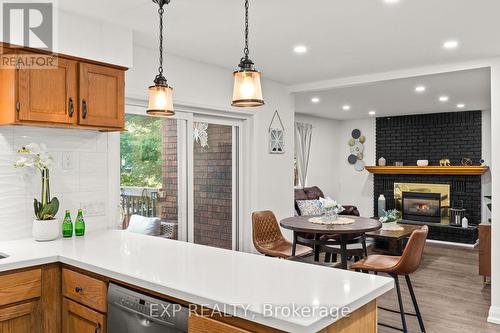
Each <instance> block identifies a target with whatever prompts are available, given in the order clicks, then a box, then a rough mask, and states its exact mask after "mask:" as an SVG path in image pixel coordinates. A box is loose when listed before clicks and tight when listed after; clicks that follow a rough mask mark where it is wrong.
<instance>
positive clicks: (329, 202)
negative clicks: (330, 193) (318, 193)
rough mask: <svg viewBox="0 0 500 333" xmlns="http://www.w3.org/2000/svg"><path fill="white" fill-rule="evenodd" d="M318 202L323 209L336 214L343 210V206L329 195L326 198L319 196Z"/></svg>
mask: <svg viewBox="0 0 500 333" xmlns="http://www.w3.org/2000/svg"><path fill="white" fill-rule="evenodd" d="M319 202H320V203H321V206H322V207H323V209H324V210H325V211H334V212H335V213H337V214H339V213H342V212H343V211H344V207H342V205H341V204H339V203H338V202H337V201H335V200H333V199H332V198H330V197H327V198H326V199H325V198H319Z"/></svg>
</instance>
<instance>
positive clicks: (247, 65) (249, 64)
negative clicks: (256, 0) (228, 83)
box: [238, 0, 254, 71]
mask: <svg viewBox="0 0 500 333" xmlns="http://www.w3.org/2000/svg"><path fill="white" fill-rule="evenodd" d="M249 7H250V3H249V0H245V48H244V49H243V53H244V57H243V58H241V60H240V64H239V65H238V66H239V67H240V68H241V70H243V71H245V70H254V67H253V65H254V64H253V61H252V60H250V58H249V55H250V48H249V46H248V35H249V30H250V29H249V23H248V21H249V20H248V10H249Z"/></svg>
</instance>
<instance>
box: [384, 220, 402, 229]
mask: <svg viewBox="0 0 500 333" xmlns="http://www.w3.org/2000/svg"><path fill="white" fill-rule="evenodd" d="M382 230H399V226H398V222H389V223H382Z"/></svg>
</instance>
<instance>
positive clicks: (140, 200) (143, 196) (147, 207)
mask: <svg viewBox="0 0 500 333" xmlns="http://www.w3.org/2000/svg"><path fill="white" fill-rule="evenodd" d="M159 191H160V189H159V188H151V187H122V188H121V199H120V206H121V209H122V212H123V214H124V215H125V216H132V215H133V214H138V215H142V216H147V217H157V216H158V215H159V213H160V207H159V200H158V198H159ZM127 224H128V223H127Z"/></svg>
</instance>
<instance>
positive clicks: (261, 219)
mask: <svg viewBox="0 0 500 333" xmlns="http://www.w3.org/2000/svg"><path fill="white" fill-rule="evenodd" d="M252 239H253V245H254V246H255V248H256V249H257V251H259V252H260V253H262V254H264V255H266V256H269V257H278V258H288V257H291V256H292V243H291V242H289V241H288V240H286V238H285V237H283V234H282V233H281V229H280V227H279V225H278V221H277V220H276V216H274V213H273V212H271V211H263V212H254V213H253V214H252ZM311 253H312V249H311V248H310V247H307V246H304V245H300V244H297V248H296V250H295V256H296V257H301V256H305V255H308V254H311Z"/></svg>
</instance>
